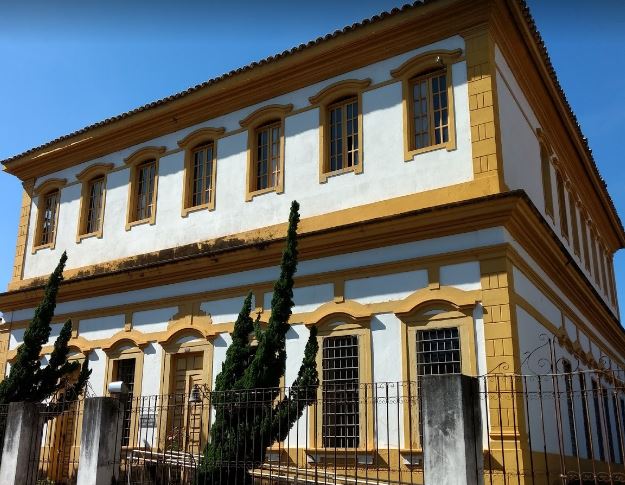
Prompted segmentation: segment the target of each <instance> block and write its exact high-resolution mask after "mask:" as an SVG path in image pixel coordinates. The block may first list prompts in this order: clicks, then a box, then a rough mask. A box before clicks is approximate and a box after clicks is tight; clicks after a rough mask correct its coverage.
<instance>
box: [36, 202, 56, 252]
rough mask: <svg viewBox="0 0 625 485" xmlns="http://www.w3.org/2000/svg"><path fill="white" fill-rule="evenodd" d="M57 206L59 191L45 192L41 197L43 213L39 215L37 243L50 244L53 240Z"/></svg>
mask: <svg viewBox="0 0 625 485" xmlns="http://www.w3.org/2000/svg"><path fill="white" fill-rule="evenodd" d="M58 207H59V191H58V190H55V191H54V192H50V193H49V194H46V196H45V197H44V199H43V214H42V216H41V219H40V221H41V227H40V231H41V232H40V234H41V236H40V238H39V245H40V246H43V245H45V244H50V243H52V242H53V241H54V234H55V232H56V213H57V211H58Z"/></svg>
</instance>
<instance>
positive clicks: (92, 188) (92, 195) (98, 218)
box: [85, 177, 104, 234]
mask: <svg viewBox="0 0 625 485" xmlns="http://www.w3.org/2000/svg"><path fill="white" fill-rule="evenodd" d="M103 194H104V178H103V177H100V178H97V179H95V180H92V181H91V182H90V183H89V200H88V206H87V217H86V224H85V234H91V233H93V232H97V231H99V230H100V228H101V224H102V199H103Z"/></svg>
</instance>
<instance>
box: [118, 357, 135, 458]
mask: <svg viewBox="0 0 625 485" xmlns="http://www.w3.org/2000/svg"><path fill="white" fill-rule="evenodd" d="M115 364H116V366H115V367H116V369H115V380H116V381H122V382H123V383H124V384H126V386H127V388H128V398H127V402H126V405H125V406H124V422H123V427H122V446H128V445H129V444H130V430H131V429H132V423H131V420H132V401H133V395H134V387H135V367H136V359H122V360H118V361H116V363H115Z"/></svg>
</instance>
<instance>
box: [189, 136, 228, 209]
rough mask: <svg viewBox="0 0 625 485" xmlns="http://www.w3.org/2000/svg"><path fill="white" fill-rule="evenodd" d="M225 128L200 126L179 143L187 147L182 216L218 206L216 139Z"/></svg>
mask: <svg viewBox="0 0 625 485" xmlns="http://www.w3.org/2000/svg"><path fill="white" fill-rule="evenodd" d="M224 132H225V129H224V128H200V129H199V130H196V131H194V132H192V133H190V134H189V135H187V136H186V137H185V138H184V139H183V140H181V141H179V142H178V145H179V146H180V148H183V149H184V150H185V157H184V160H185V164H184V171H185V175H184V188H183V204H182V216H183V217H186V216H187V214H188V213H189V212H192V211H196V210H200V209H208V210H212V209H214V208H215V184H216V182H217V181H216V177H217V138H218V137H219V136H221V135H223V134H224Z"/></svg>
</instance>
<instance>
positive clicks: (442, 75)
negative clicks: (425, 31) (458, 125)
mask: <svg viewBox="0 0 625 485" xmlns="http://www.w3.org/2000/svg"><path fill="white" fill-rule="evenodd" d="M461 57H462V51H461V50H460V49H456V50H454V51H449V50H437V51H431V52H426V53H424V54H419V55H418V56H416V57H413V58H412V59H409V60H407V61H406V62H404V63H403V64H402V65H401V66H400V67H398V68H397V69H394V70H392V71H391V75H392V76H393V77H394V78H398V79H401V81H402V90H403V105H404V156H405V160H412V159H413V157H414V155H416V154H417V153H421V152H424V151H430V150H436V149H439V148H446V149H447V150H452V149H454V148H455V147H456V134H455V126H454V109H453V84H452V79H451V68H450V66H451V64H453V63H454V62H458V61H459V60H461Z"/></svg>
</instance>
